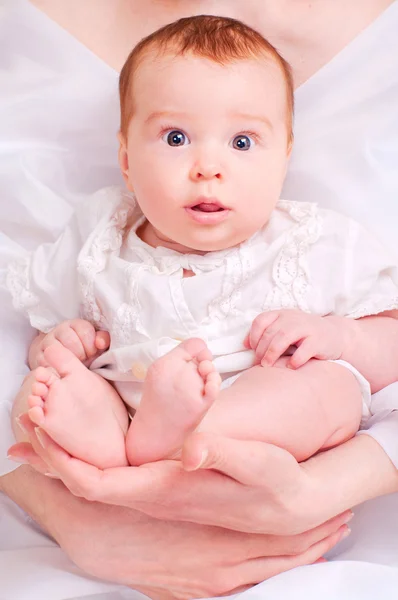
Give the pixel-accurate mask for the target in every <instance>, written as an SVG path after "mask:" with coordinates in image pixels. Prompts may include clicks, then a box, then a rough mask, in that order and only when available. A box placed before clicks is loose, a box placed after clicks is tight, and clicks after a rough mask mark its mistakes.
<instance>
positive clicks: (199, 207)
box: [191, 202, 225, 213]
mask: <svg viewBox="0 0 398 600" xmlns="http://www.w3.org/2000/svg"><path fill="white" fill-rule="evenodd" d="M191 209H192V210H195V211H197V212H204V213H214V212H222V211H224V210H225V208H223V207H222V206H220V205H219V204H214V203H212V202H200V203H199V204H195V206H191Z"/></svg>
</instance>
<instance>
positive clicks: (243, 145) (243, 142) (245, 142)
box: [232, 135, 252, 152]
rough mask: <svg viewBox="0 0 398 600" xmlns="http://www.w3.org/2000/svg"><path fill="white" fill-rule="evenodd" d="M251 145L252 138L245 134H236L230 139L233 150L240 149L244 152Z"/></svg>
mask: <svg viewBox="0 0 398 600" xmlns="http://www.w3.org/2000/svg"><path fill="white" fill-rule="evenodd" d="M251 145H252V140H251V139H250V138H249V137H248V136H247V135H237V136H236V137H234V139H233V140H232V146H233V148H235V150H242V151H243V152H245V151H246V150H249V149H250V148H251Z"/></svg>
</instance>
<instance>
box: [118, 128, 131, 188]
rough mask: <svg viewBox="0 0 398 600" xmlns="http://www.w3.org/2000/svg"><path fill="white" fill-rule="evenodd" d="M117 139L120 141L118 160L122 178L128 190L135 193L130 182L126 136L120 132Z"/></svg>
mask: <svg viewBox="0 0 398 600" xmlns="http://www.w3.org/2000/svg"><path fill="white" fill-rule="evenodd" d="M117 139H118V141H119V153H118V158H119V165H120V170H121V172H122V176H123V179H124V182H125V184H126V186H127V189H129V190H130V191H133V190H132V189H131V188H132V186H131V183H130V180H129V157H128V153H127V143H126V138H125V137H124V135H123V134H122V132H121V131H119V133H118V134H117Z"/></svg>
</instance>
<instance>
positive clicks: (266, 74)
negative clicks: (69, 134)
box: [119, 15, 293, 252]
mask: <svg viewBox="0 0 398 600" xmlns="http://www.w3.org/2000/svg"><path fill="white" fill-rule="evenodd" d="M120 103H121V131H120V152H119V160H120V164H121V168H122V173H123V176H124V178H125V181H126V184H127V187H128V189H130V190H131V191H134V193H135V196H136V198H137V201H138V203H139V205H140V207H141V210H142V212H143V213H144V215H145V216H146V217H147V220H148V227H150V228H153V232H155V233H156V236H155V237H156V239H158V240H160V241H159V244H160V243H161V242H162V241H164V245H169V246H170V244H171V245H172V247H175V248H177V249H179V250H180V251H187V250H188V249H191V250H195V251H199V252H208V251H214V250H221V249H224V248H229V247H231V246H234V245H236V244H239V243H241V242H243V241H244V240H246V239H248V238H249V237H250V236H252V235H253V234H254V233H255V232H256V231H257V230H258V229H260V228H261V227H262V226H263V225H264V224H265V223H266V222H267V221H268V219H269V216H270V214H271V212H272V210H273V209H274V207H275V205H276V203H277V201H278V199H279V195H280V191H281V188H282V184H283V180H284V177H285V173H286V168H287V162H288V158H289V154H290V149H291V145H292V139H293V135H292V118H293V83H292V77H291V73H290V69H289V66H288V65H287V63H286V62H285V61H284V60H283V59H282V58H281V57H280V56H279V54H278V53H277V51H276V50H275V49H274V48H273V47H272V46H271V45H270V44H269V43H268V42H267V41H266V40H265V39H264V38H263V37H262V36H261V35H260V34H259V33H257V32H256V31H254V30H253V29H251V28H250V27H247V26H246V25H244V24H243V23H240V22H239V21H235V20H233V19H227V18H224V17H213V16H207V15H203V16H196V17H189V18H184V19H180V20H179V21H176V22H175V23H171V24H170V25H166V26H165V27H163V28H162V29H159V30H158V31H156V32H155V33H153V34H151V35H150V36H148V37H147V38H145V39H143V40H142V41H141V42H140V43H139V44H138V45H137V46H136V47H135V48H134V50H133V51H132V53H131V54H130V56H129V58H128V59H127V61H126V64H125V65H124V67H123V70H122V72H121V75H120ZM173 243H174V244H173Z"/></svg>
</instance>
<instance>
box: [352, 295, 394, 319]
mask: <svg viewBox="0 0 398 600" xmlns="http://www.w3.org/2000/svg"><path fill="white" fill-rule="evenodd" d="M397 309H398V297H395V298H391V299H389V300H387V299H380V300H377V301H373V302H371V301H370V302H368V303H367V304H363V305H362V306H358V308H356V309H355V310H353V311H352V312H350V313H349V314H348V315H345V316H346V317H347V318H349V319H361V318H362V317H369V316H370V315H378V314H380V313H382V312H385V311H387V310H397Z"/></svg>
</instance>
